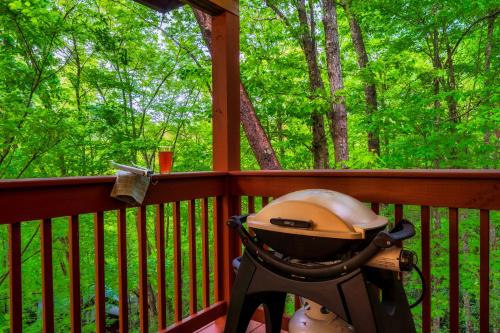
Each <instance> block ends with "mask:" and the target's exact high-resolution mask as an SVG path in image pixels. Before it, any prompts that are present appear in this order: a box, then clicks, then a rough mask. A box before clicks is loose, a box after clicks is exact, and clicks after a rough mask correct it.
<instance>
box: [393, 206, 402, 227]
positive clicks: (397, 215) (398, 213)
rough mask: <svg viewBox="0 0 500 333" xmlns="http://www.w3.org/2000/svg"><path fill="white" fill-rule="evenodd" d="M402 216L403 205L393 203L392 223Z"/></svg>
mask: <svg viewBox="0 0 500 333" xmlns="http://www.w3.org/2000/svg"><path fill="white" fill-rule="evenodd" d="M402 218H403V205H401V204H395V205H394V224H396V223H399V221H401V219H402Z"/></svg>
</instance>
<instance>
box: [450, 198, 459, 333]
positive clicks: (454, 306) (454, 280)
mask: <svg viewBox="0 0 500 333" xmlns="http://www.w3.org/2000/svg"><path fill="white" fill-rule="evenodd" d="M449 223H450V224H449V239H450V249H449V252H448V253H449V256H450V273H449V274H450V301H449V302H450V303H449V306H450V332H458V326H459V325H458V324H459V281H458V276H459V271H458V268H459V267H458V209H457V208H450V209H449Z"/></svg>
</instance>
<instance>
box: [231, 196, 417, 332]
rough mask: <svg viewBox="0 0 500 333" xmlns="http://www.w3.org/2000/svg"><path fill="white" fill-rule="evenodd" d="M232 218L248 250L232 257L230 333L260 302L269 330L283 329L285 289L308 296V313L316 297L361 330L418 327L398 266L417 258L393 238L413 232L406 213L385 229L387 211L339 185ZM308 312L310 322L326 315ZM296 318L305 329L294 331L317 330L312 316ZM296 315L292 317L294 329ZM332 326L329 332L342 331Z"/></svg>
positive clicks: (324, 310)
mask: <svg viewBox="0 0 500 333" xmlns="http://www.w3.org/2000/svg"><path fill="white" fill-rule="evenodd" d="M245 222H246V223H247V224H248V227H249V228H251V229H252V230H253V231H254V233H255V236H251V235H250V233H249V232H248V231H247V229H246V228H245V227H244V226H243V225H244V223H245ZM228 224H229V226H230V227H231V228H233V229H234V230H236V231H237V232H238V234H239V236H240V238H241V240H242V243H243V244H244V245H245V252H244V254H243V256H242V257H240V258H237V259H236V260H235V261H234V263H233V265H234V266H235V268H237V276H236V280H235V283H234V286H233V289H232V295H231V302H230V306H229V310H228V316H227V321H226V327H225V331H224V332H225V333H240V332H245V331H246V328H247V326H248V324H249V322H250V320H251V317H252V316H253V314H254V312H255V310H256V309H257V307H258V306H260V305H263V307H264V310H265V317H266V323H265V324H266V332H267V333H274V332H280V330H281V321H282V316H283V310H284V305H285V299H286V294H287V293H290V294H294V295H297V296H300V297H303V298H304V299H306V301H305V304H307V306H306V307H305V314H306V315H307V314H308V313H313V312H314V311H312V310H311V304H313V305H317V306H319V309H320V310H321V311H320V312H321V313H323V314H324V315H325V318H326V316H327V315H328V318H330V319H331V318H332V317H331V315H330V314H334V315H335V318H337V317H338V318H339V320H340V319H341V320H342V321H343V322H345V324H346V327H349V329H352V331H353V332H354V331H355V332H356V333H372V332H377V333H379V332H384V333H389V332H390V333H395V332H405V333H413V332H415V327H414V323H413V319H412V316H411V313H410V306H409V304H408V301H407V298H406V294H405V292H404V289H403V285H402V282H401V279H400V273H398V272H401V271H410V270H412V269H413V268H414V267H416V266H415V260H416V258H415V255H414V254H413V253H412V252H410V251H407V250H404V249H402V248H400V247H397V246H395V245H396V244H397V243H398V242H400V241H401V240H404V239H408V238H411V237H412V236H413V235H414V234H415V229H414V227H413V225H412V224H411V223H410V222H408V221H406V220H402V221H400V222H399V223H397V224H396V227H395V228H393V229H392V230H391V231H390V232H387V231H384V229H385V228H386V226H387V224H388V221H387V219H386V218H385V217H382V216H379V215H376V214H375V213H374V212H372V211H371V210H370V209H369V208H367V207H366V206H365V205H364V204H363V203H361V202H359V201H358V200H356V199H354V198H352V197H350V196H347V195H345V194H342V193H338V192H334V191H328V190H303V191H298V192H293V193H290V194H287V195H285V196H282V197H280V198H278V199H276V200H274V201H272V202H271V203H270V204H268V205H267V206H266V207H264V208H263V209H262V210H261V211H260V212H258V213H256V214H252V215H243V216H234V217H232V218H231V219H230V220H229V221H228ZM307 307H309V311H307ZM313 310H314V309H313ZM301 316H303V317H304V311H303V313H302V314H301ZM301 318H302V317H301ZM304 318H309V320H310V322H309V324H313V322H314V320H319V319H321V318H317V317H314V316H313V317H311V316H309V317H307V316H305V317H304ZM297 322H299V323H298V324H297V325H299V326H300V325H303V326H304V327H303V328H304V329H296V332H315V331H313V330H307V328H306V327H305V326H307V324H308V322H307V321H304V320H302V319H301V320H299V321H297ZM293 323H294V319H293V318H292V320H291V321H290V332H292V329H294V328H292V324H293ZM313 326H314V325H310V327H313ZM318 327H319V326H318ZM331 327H332V329H331V330H329V331H325V333H328V332H341V330H335V329H334V328H333V326H331ZM342 332H343V331H342Z"/></svg>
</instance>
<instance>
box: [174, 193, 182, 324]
mask: <svg viewBox="0 0 500 333" xmlns="http://www.w3.org/2000/svg"><path fill="white" fill-rule="evenodd" d="M181 274H182V270H181V203H180V202H179V201H177V202H175V203H174V319H175V321H176V322H180V321H181V320H182V285H181V284H182V277H181Z"/></svg>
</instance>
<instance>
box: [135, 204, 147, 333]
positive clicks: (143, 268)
mask: <svg viewBox="0 0 500 333" xmlns="http://www.w3.org/2000/svg"><path fill="white" fill-rule="evenodd" d="M146 221H147V211H146V206H141V207H139V208H138V209H137V240H138V243H139V255H138V256H137V259H138V261H139V328H140V331H141V332H148V331H149V322H148V253H147V244H148V240H147V234H146Z"/></svg>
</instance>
